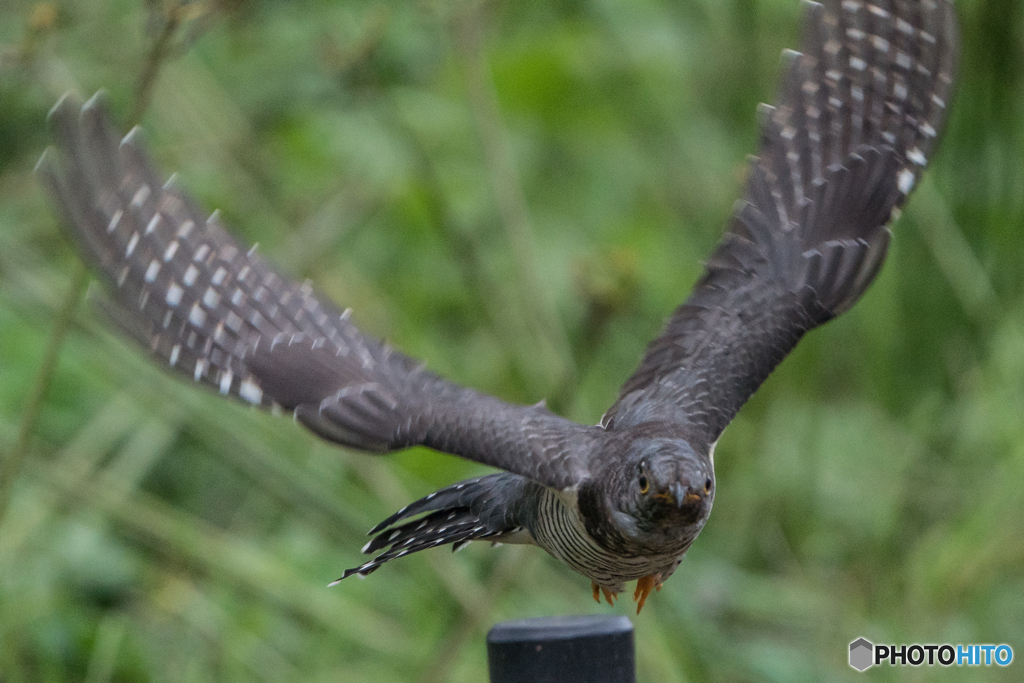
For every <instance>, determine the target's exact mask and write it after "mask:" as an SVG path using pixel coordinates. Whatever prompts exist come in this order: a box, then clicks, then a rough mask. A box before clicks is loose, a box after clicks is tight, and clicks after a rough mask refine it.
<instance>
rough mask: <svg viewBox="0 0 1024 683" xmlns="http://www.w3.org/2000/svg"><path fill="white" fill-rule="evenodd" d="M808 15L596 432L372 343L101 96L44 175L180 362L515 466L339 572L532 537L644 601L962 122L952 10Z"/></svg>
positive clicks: (123, 297) (118, 305) (311, 423)
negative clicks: (225, 216) (748, 405)
mask: <svg viewBox="0 0 1024 683" xmlns="http://www.w3.org/2000/svg"><path fill="white" fill-rule="evenodd" d="M804 6H805V9H804V15H805V20H804V28H803V40H802V42H803V48H802V49H803V52H790V51H787V52H786V53H784V57H783V75H782V82H781V86H780V88H779V92H778V95H777V102H776V104H775V106H767V105H761V107H760V108H759V119H760V126H761V140H760V148H759V151H758V153H757V156H756V157H752V158H751V160H750V163H749V171H748V175H747V179H746V186H745V189H744V192H743V196H742V198H741V199H740V200H739V201H738V202H737V203H736V204H735V207H734V210H733V213H732V216H731V219H730V220H729V221H728V224H727V228H726V231H725V235H724V237H723V238H722V239H721V241H720V242H719V243H718V245H717V247H716V248H715V249H714V251H713V252H712V254H711V256H710V258H709V259H708V260H707V262H706V264H705V270H704V272H703V274H702V276H701V277H700V279H699V280H698V281H697V283H696V285H695V286H694V288H693V291H692V292H691V293H690V295H689V298H688V299H686V300H685V302H684V303H683V304H682V305H681V306H680V307H679V308H678V309H676V311H675V312H674V313H673V314H672V315H671V317H670V318H669V319H668V321H667V323H666V324H665V327H664V329H663V331H662V332H661V334H660V335H659V336H658V337H657V338H655V339H654V340H653V341H651V342H650V344H649V345H648V347H647V350H646V352H645V354H644V355H643V358H642V360H641V361H640V365H639V367H638V368H637V369H636V371H635V372H634V373H633V374H632V375H631V376H630V377H629V378H628V379H627V380H626V382H625V384H624V385H623V386H622V389H621V390H620V392H619V395H618V397H617V399H616V400H615V402H614V403H613V404H612V406H611V407H610V408H609V409H608V411H607V412H606V413H605V414H604V416H603V417H602V418H601V420H600V422H599V423H598V424H596V425H589V426H588V425H581V424H577V423H575V422H572V421H570V420H567V419H565V418H563V417H560V416H558V415H556V414H554V413H552V412H550V411H549V410H547V409H546V408H545V407H544V405H543V404H537V405H532V406H521V405H515V404H512V403H508V402H505V401H503V400H501V399H498V398H494V397H491V396H488V395H486V394H483V393H480V392H478V391H475V390H473V389H471V388H466V387H462V386H459V385H458V384H455V383H453V382H450V381H448V380H446V379H444V378H442V377H439V376H438V375H436V374H434V373H432V372H430V371H428V370H427V369H425V368H424V366H423V365H422V364H421V363H420V362H418V361H416V360H413V359H412V358H410V357H408V356H406V355H404V354H402V353H401V352H400V351H398V350H397V349H395V348H393V347H392V346H390V345H388V344H385V343H383V342H381V341H379V340H377V339H375V338H373V337H372V336H370V335H367V334H365V333H364V332H362V331H361V330H359V329H358V328H357V327H356V326H355V325H354V323H353V322H352V319H351V317H350V315H349V312H348V311H347V310H344V311H343V310H342V309H340V308H337V307H335V305H334V304H332V303H331V302H330V301H329V300H327V299H326V298H325V297H323V296H322V295H320V294H319V293H317V291H316V290H315V289H314V288H313V287H312V286H311V285H309V284H308V283H306V284H304V283H301V282H297V281H293V280H291V279H289V278H288V277H287V276H285V275H283V274H281V273H280V272H278V271H277V270H275V269H274V268H273V267H272V266H271V265H270V264H268V263H267V262H266V261H265V260H263V259H262V258H261V257H260V256H258V255H257V254H255V253H254V251H253V250H251V249H248V248H247V247H246V246H244V245H242V244H240V243H239V242H238V240H236V239H235V238H233V237H232V236H231V234H230V233H229V231H228V230H227V228H226V227H225V226H224V224H223V223H222V220H221V218H220V217H219V214H218V213H216V212H214V213H213V214H212V215H209V216H207V214H206V213H205V212H204V211H202V210H201V209H200V207H199V206H198V205H197V203H196V202H195V201H194V200H193V199H192V198H191V197H190V196H189V195H188V193H187V192H186V191H184V190H183V189H182V187H181V186H180V184H179V183H178V182H177V180H176V179H175V178H174V177H173V176H172V177H171V179H170V180H169V181H167V182H166V183H164V182H163V181H162V179H161V177H160V175H159V173H158V171H157V170H156V168H155V167H154V164H153V163H152V162H151V160H150V158H149V157H148V156H147V153H146V151H145V149H144V145H143V143H142V140H141V135H140V133H139V132H138V130H133V131H131V132H130V133H128V135H127V136H126V137H124V138H123V139H119V136H118V135H117V134H116V133H115V126H114V124H113V123H112V122H111V118H110V116H109V114H108V113H107V110H106V107H105V105H104V102H103V98H102V97H93V98H92V99H90V100H89V101H88V102H86V103H85V104H84V105H82V104H81V103H80V102H79V101H77V100H76V99H75V98H74V96H71V95H68V96H65V97H64V98H63V99H62V100H61V101H60V102H59V103H58V104H57V105H56V106H55V107H54V109H53V111H52V113H51V115H50V125H51V129H52V135H53V138H54V141H55V147H53V148H50V149H48V150H47V151H46V153H45V154H44V155H43V158H42V159H41V160H40V163H39V166H38V174H39V177H40V179H41V181H42V183H43V185H44V186H45V188H46V190H47V191H48V194H49V196H50V198H51V200H52V202H53V205H54V206H55V207H56V210H57V212H58V213H59V218H60V220H61V223H62V225H63V226H64V228H65V229H66V231H67V233H68V234H69V235H70V237H71V239H72V240H73V241H74V242H75V244H76V245H77V247H78V248H79V250H80V251H81V254H82V256H83V257H84V258H85V259H86V260H87V261H88V262H90V263H91V264H92V265H93V266H94V267H95V269H96V271H97V273H98V274H99V275H100V276H101V277H102V279H103V280H105V282H106V284H107V285H108V290H109V295H110V296H109V302H108V308H109V310H110V312H111V314H112V317H113V319H114V320H115V321H116V323H117V325H118V326H119V327H121V328H122V329H123V330H124V331H125V332H126V333H127V334H128V335H130V336H131V337H133V338H134V339H135V340H137V341H138V342H139V343H140V344H141V345H143V346H144V347H145V348H147V349H148V350H149V351H150V352H151V353H152V355H153V357H154V358H155V359H156V360H157V361H158V362H159V363H160V364H161V365H163V366H164V367H166V368H169V369H170V370H171V371H173V372H175V373H179V374H180V375H182V376H184V377H187V378H189V379H191V380H194V381H195V382H198V383H200V384H203V385H206V386H207V387H209V388H211V389H212V390H213V391H216V392H219V393H221V394H224V395H226V396H232V397H235V398H236V399H239V400H241V401H244V402H247V403H250V404H253V405H256V406H261V407H264V408H273V407H277V408H280V409H283V410H286V411H289V412H291V413H293V414H294V416H295V419H296V420H297V421H298V422H300V423H301V424H302V425H304V426H305V427H307V428H308V429H310V430H312V431H313V432H314V433H316V434H317V435H319V436H320V437H322V438H324V439H327V440H328V441H332V442H335V443H338V444H341V445H344V446H347V447H350V448H354V449H358V450H361V451H366V452H371V453H385V452H389V451H395V450H398V449H403V448H408V447H411V446H416V445H421V446H427V447H429V448H432V449H435V450H438V451H443V452H445V453H450V454H454V455H456V456H460V457H463V458H467V459H469V460H472V461H475V462H478V463H483V464H484V465H489V466H491V467H494V468H497V469H498V470H501V471H500V472H497V473H493V474H488V475H486V476H481V477H478V478H475V479H470V480H468V481H462V482H459V483H456V484H453V485H451V486H448V487H446V488H443V489H441V490H439V491H437V492H435V493H431V494H430V495H428V496H426V497H424V498H421V499H420V500H417V501H416V502H414V503H412V504H410V505H408V506H406V507H405V508H402V509H401V510H399V511H398V512H396V513H395V514H393V515H391V516H390V517H388V518H387V519H385V520H384V521H383V522H381V523H380V524H378V525H377V526H376V527H374V528H373V529H372V530H371V531H370V535H371V536H372V538H371V540H370V542H369V543H368V544H367V545H366V546H365V547H364V548H363V552H365V553H367V554H375V555H374V556H373V557H372V558H371V559H369V560H368V561H366V562H365V563H363V564H361V565H359V566H358V567H355V568H353V569H349V570H347V571H345V573H344V575H343V576H342V577H341V579H344V578H345V577H348V576H351V575H353V574H359V575H363V576H365V575H367V574H370V573H371V572H373V571H375V570H376V569H378V568H379V567H380V566H381V565H383V564H384V563H385V562H388V561H389V560H392V559H395V558H398V557H403V556H405V555H408V554H410V553H414V552H417V551H420V550H423V549H425V548H432V547H435V546H440V545H444V544H452V545H453V547H454V548H455V549H458V548H460V547H462V546H464V545H465V544H467V543H469V542H470V541H475V540H484V539H486V540H489V541H494V542H497V541H500V542H503V543H526V544H534V545H537V546H540V547H541V548H543V549H544V550H546V551H547V552H548V553H550V554H551V555H553V556H554V557H555V558H557V559H558V560H560V561H562V562H564V563H565V564H567V565H568V566H569V567H571V568H572V569H574V570H575V571H577V572H579V573H580V574H583V575H584V576H586V577H588V578H589V579H590V580H591V583H592V589H593V595H594V598H595V599H598V600H599V599H600V595H601V594H602V593H603V595H604V596H605V598H606V599H607V600H608V601H609V602H612V601H613V599H614V598H615V597H616V596H617V595H618V594H619V593H620V592H621V591H622V590H623V589H624V584H625V583H626V582H629V581H637V584H636V591H635V593H634V599H635V600H636V601H637V609H638V610H639V609H640V608H641V607H642V606H643V604H644V601H645V600H646V599H647V597H648V594H649V593H650V592H651V590H652V589H654V588H656V587H657V588H660V587H661V584H662V582H664V581H665V580H666V579H667V578H668V577H669V576H670V575H671V574H672V573H673V571H675V569H676V567H677V566H678V565H679V563H680V561H681V559H682V557H683V555H684V553H685V552H686V550H687V548H689V546H690V544H691V543H692V542H693V540H694V539H695V538H696V537H697V534H699V533H700V531H701V529H702V528H703V526H704V523H705V522H706V521H707V519H708V515H709V513H710V512H711V505H712V502H713V500H714V497H715V473H714V451H715V444H716V443H717V441H718V438H719V436H720V435H721V434H722V430H724V429H725V427H726V425H728V424H729V422H730V421H731V420H732V418H733V417H734V416H735V415H736V413H737V411H739V409H740V407H741V406H742V405H743V404H744V403H745V402H746V401H747V399H748V398H749V397H750V395H751V394H752V393H753V392H754V391H755V390H756V389H757V388H758V386H760V385H761V383H762V382H763V381H764V380H765V378H766V377H767V376H768V374H769V373H770V372H771V371H772V370H773V369H774V368H775V367H776V365H777V364H778V363H779V362H780V361H781V360H782V359H783V358H784V357H785V356H786V354H788V353H789V352H790V351H791V350H792V349H793V347H794V346H795V345H796V343H797V342H798V341H799V340H800V338H801V337H802V336H803V335H804V334H805V333H806V332H808V331H809V330H811V329H813V328H815V327H817V326H818V325H821V324H823V323H825V322H827V321H829V320H831V319H833V318H835V317H836V316H838V315H840V314H841V313H843V312H844V311H846V310H847V309H849V308H850V307H851V306H852V305H853V304H854V303H855V302H856V301H857V300H858V299H859V298H860V297H861V295H862V294H863V293H864V291H865V290H866V288H867V287H868V286H869V285H870V284H871V282H872V280H873V279H874V278H875V276H876V275H877V273H878V271H879V269H880V268H881V266H882V263H883V261H884V260H885V256H886V251H887V248H888V245H889V239H890V235H891V233H890V230H889V225H890V223H891V222H892V221H893V220H894V219H895V218H896V217H897V215H898V213H899V210H900V207H901V206H902V205H903V204H904V202H905V201H906V199H907V196H908V195H909V194H910V192H911V190H912V189H913V188H914V185H915V183H916V182H917V181H918V179H919V177H920V174H921V173H922V171H923V170H924V168H925V166H926V164H927V162H928V159H929V156H930V155H931V154H932V152H933V151H934V149H935V144H936V141H937V139H938V137H939V133H940V131H941V129H942V127H943V122H944V120H945V118H946V110H947V107H948V102H949V98H950V96H951V94H952V89H953V81H954V72H955V68H956V62H957V51H958V37H957V35H958V34H957V28H956V20H955V16H954V12H953V8H952V6H951V4H950V2H948V0H877V2H875V3H869V2H865V1H863V0H827V1H826V2H824V3H822V4H818V3H815V2H805V3H804ZM341 579H339V581H340V580H341Z"/></svg>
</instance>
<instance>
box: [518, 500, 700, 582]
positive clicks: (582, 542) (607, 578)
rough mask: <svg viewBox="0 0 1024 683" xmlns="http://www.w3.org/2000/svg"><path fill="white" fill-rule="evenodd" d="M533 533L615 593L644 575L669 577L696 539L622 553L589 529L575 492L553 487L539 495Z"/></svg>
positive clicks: (539, 542)
mask: <svg viewBox="0 0 1024 683" xmlns="http://www.w3.org/2000/svg"><path fill="white" fill-rule="evenodd" d="M530 533H531V534H532V535H533V539H534V541H535V542H536V543H537V545H539V546H540V547H542V548H544V549H545V550H546V551H548V552H549V553H551V554H552V555H553V556H554V557H555V558H557V559H559V560H561V561H562V562H565V563H566V564H567V565H569V566H570V567H571V568H572V569H574V570H575V571H577V572H579V573H580V574H583V575H584V576H586V577H588V578H590V579H591V580H592V581H594V582H595V583H597V584H598V585H599V586H602V587H604V588H607V589H609V590H611V591H612V592H616V593H617V592H620V591H622V590H623V584H624V583H625V582H627V581H634V580H636V579H639V578H641V577H644V576H649V575H651V574H656V573H660V574H661V575H662V580H664V579H665V578H668V576H669V575H670V574H671V573H672V571H674V570H675V568H676V566H678V565H679V562H680V560H681V559H682V556H683V553H685V552H686V549H687V548H688V547H689V546H690V543H691V542H692V540H693V539H692V538H691V539H689V540H686V541H685V542H682V543H681V545H680V546H679V547H678V549H676V548H673V549H672V551H671V552H669V553H664V554H656V555H622V554H618V553H612V552H609V551H608V550H606V549H605V548H603V547H602V546H601V545H600V544H599V543H598V542H597V540H596V539H594V537H593V536H591V535H590V533H589V532H587V528H586V524H585V522H584V521H583V519H582V517H581V516H580V512H579V507H578V505H577V503H576V493H575V492H574V491H556V490H554V489H550V488H545V489H544V491H543V492H542V493H541V495H540V497H539V501H538V505H537V515H536V518H535V520H534V522H533V524H532V525H531V527H530ZM695 535H696V534H695Z"/></svg>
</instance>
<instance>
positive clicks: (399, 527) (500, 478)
mask: <svg viewBox="0 0 1024 683" xmlns="http://www.w3.org/2000/svg"><path fill="white" fill-rule="evenodd" d="M535 489H536V491H535ZM539 489H540V486H539V485H538V484H535V483H533V482H531V481H530V480H529V479H526V478H525V477H521V476H519V475H517V474H510V473H507V472H503V473H500V474H491V475H488V476H485V477H478V478H476V479H467V480H466V481H462V482H459V483H457V484H453V485H451V486H448V487H446V488H443V489H441V490H440V491H435V492H434V493H431V494H430V495H428V496H425V497H423V498H420V499H419V500H417V501H416V502H414V503H411V504H409V505H406V506H405V507H404V508H402V509H401V510H399V511H398V512H396V513H395V514H393V515H391V516H390V517H388V518H387V519H385V520H384V521H383V522H381V523H380V524H378V525H377V526H375V527H374V528H372V529H370V531H369V535H371V536H373V538H372V539H371V540H370V542H369V543H367V544H366V545H365V546H363V552H364V553H365V554H368V555H369V554H372V553H375V552H377V551H381V550H382V551H383V552H381V553H380V554H379V555H377V556H376V557H374V558H373V559H372V560H370V561H368V562H364V563H363V564H361V565H359V566H358V567H353V568H352V569H347V570H345V573H344V574H342V576H341V578H340V579H338V580H337V581H335V582H334V583H332V584H331V585H334V584H336V583H338V582H339V581H341V580H342V579H346V578H348V577H350V576H352V575H353V574H358V575H360V576H368V575H369V574H371V573H373V572H374V571H376V570H377V568H379V567H380V566H381V565H382V564H384V563H385V562H387V561H389V560H393V559H395V558H398V557H404V556H406V555H408V554H409V553H415V552H417V551H420V550H425V549H426V548H434V547H437V546H440V545H446V544H448V543H451V544H452V551H456V550H459V549H460V548H462V547H463V546H465V545H466V544H467V543H469V542H470V541H478V540H482V539H491V540H494V541H498V540H501V539H502V538H505V537H508V536H511V535H512V534H516V533H518V532H520V531H522V530H523V529H524V527H525V526H526V525H527V523H528V517H527V515H528V514H529V512H530V510H532V509H533V506H531V505H529V500H530V499H531V498H530V497H531V495H535V494H536V493H537V492H538V491H539ZM403 520H409V521H404V522H403ZM400 522H402V523H400Z"/></svg>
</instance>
